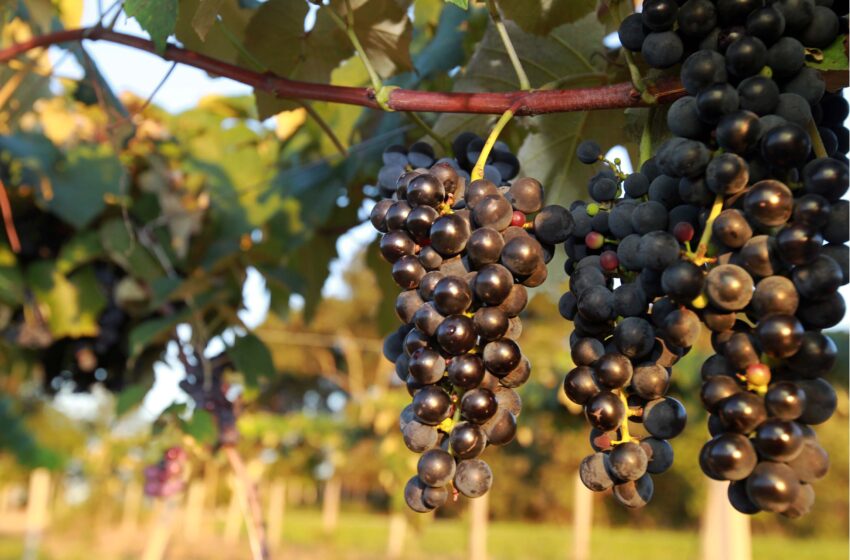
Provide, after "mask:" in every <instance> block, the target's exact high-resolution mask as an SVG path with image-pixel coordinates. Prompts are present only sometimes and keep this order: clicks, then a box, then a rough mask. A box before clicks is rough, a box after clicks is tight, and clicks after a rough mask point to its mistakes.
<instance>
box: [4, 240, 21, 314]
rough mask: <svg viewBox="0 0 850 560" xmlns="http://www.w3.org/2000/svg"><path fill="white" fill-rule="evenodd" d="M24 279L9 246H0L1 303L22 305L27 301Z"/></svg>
mask: <svg viewBox="0 0 850 560" xmlns="http://www.w3.org/2000/svg"><path fill="white" fill-rule="evenodd" d="M24 296H25V286H24V277H23V274H21V269H20V268H19V267H18V260H17V258H16V256H15V254H14V253H13V252H12V250H11V249H10V248H9V247H8V245H3V244H0V302H3V303H5V304H8V305H20V304H22V303H23V302H24V300H25V297H24Z"/></svg>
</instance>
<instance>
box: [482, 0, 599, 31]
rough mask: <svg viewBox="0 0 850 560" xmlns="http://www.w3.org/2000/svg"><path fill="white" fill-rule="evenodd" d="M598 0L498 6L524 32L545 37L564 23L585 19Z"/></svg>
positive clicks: (504, 1)
mask: <svg viewBox="0 0 850 560" xmlns="http://www.w3.org/2000/svg"><path fill="white" fill-rule="evenodd" d="M596 1H597V0H552V1H550V2H529V1H528V0H500V1H499V3H498V5H499V7H500V8H501V9H502V13H503V14H504V16H505V17H506V18H507V19H509V20H511V21H513V22H514V23H516V24H517V25H518V26H520V27H521V28H522V29H523V30H524V31H528V32H529V33H535V34H537V35H545V34H547V33H549V32H550V31H551V30H553V29H555V28H556V27H558V26H559V25H562V24H564V23H571V22H574V21H576V20H579V19H581V18H583V17H585V16H586V15H587V14H589V13H591V12H593V10H594V8H596Z"/></svg>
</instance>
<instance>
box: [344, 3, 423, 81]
mask: <svg viewBox="0 0 850 560" xmlns="http://www.w3.org/2000/svg"><path fill="white" fill-rule="evenodd" d="M409 5H410V2H409V1H408V0H353V1H352V2H351V9H352V10H353V11H354V33H355V34H356V35H357V38H358V39H359V41H360V43H361V44H362V45H363V49H364V50H365V51H366V55H367V56H368V57H369V61H370V62H371V63H372V66H373V67H374V68H375V71H376V72H378V74H380V75H381V77H382V78H388V77H389V76H392V75H393V74H395V73H396V72H398V71H402V70H410V69H411V68H413V63H412V62H411V60H410V40H411V37H412V36H413V25H412V24H411V23H410V19H408V17H407V8H408V6H409ZM330 9H335V10H336V11H337V13H338V14H339V15H340V16H341V17H343V18H345V15H346V3H345V2H343V1H342V0H335V1H334V2H332V3H331V6H330Z"/></svg>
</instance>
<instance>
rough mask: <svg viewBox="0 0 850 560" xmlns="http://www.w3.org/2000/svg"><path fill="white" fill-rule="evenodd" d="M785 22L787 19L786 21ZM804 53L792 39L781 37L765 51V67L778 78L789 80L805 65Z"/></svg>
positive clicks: (797, 42) (803, 49)
mask: <svg viewBox="0 0 850 560" xmlns="http://www.w3.org/2000/svg"><path fill="white" fill-rule="evenodd" d="M786 22H787V19H786ZM805 57H806V51H805V48H804V47H803V45H802V44H801V43H800V41H798V40H797V39H794V38H793V37H782V38H781V39H779V40H778V41H777V42H776V43H774V44H773V46H771V47H770V48H769V49H768V50H767V60H766V62H767V65H768V66H770V69H771V70H772V71H773V74H774V76H776V77H778V78H790V77H791V76H794V75H796V74H797V72H799V71H800V69H801V68H802V67H803V64H804V63H805Z"/></svg>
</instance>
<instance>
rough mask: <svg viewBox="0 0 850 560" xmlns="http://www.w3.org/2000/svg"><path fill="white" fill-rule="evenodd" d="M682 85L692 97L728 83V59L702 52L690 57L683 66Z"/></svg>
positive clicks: (713, 52)
mask: <svg viewBox="0 0 850 560" xmlns="http://www.w3.org/2000/svg"><path fill="white" fill-rule="evenodd" d="M681 78H682V85H683V86H684V87H685V89H686V90H687V92H688V93H689V94H691V95H697V94H699V92H700V91H702V90H703V89H705V88H707V87H709V86H711V85H714V84H717V83H723V82H725V81H726V59H725V58H724V57H723V55H721V54H720V53H718V52H715V51H712V50H701V51H697V52H695V53H694V54H692V55H690V56H689V57H688V58H687V59H686V60H685V62H684V64H682V72H681Z"/></svg>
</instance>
